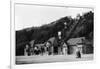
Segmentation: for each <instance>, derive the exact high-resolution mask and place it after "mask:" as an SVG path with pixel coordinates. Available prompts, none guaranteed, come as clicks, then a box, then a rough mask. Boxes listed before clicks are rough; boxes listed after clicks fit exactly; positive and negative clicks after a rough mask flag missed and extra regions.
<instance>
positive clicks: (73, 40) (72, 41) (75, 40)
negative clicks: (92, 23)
mask: <svg viewBox="0 0 100 69" xmlns="http://www.w3.org/2000/svg"><path fill="white" fill-rule="evenodd" d="M84 38H85V37H79V38H71V39H69V40H68V41H67V43H68V44H69V45H76V44H81V43H83V40H82V39H84Z"/></svg>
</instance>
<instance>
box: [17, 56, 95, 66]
mask: <svg viewBox="0 0 100 69" xmlns="http://www.w3.org/2000/svg"><path fill="white" fill-rule="evenodd" d="M92 59H93V54H86V55H82V58H76V56H75V55H66V56H65V55H55V56H53V55H50V56H46V55H44V56H17V57H16V64H32V63H33V64H35V63H51V62H69V61H87V60H92Z"/></svg>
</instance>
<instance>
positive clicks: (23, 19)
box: [15, 4, 93, 30]
mask: <svg viewBox="0 0 100 69" xmlns="http://www.w3.org/2000/svg"><path fill="white" fill-rule="evenodd" d="M88 11H93V10H92V9H89V8H75V7H53V6H39V5H21V4H16V5H15V30H21V29H23V28H28V27H32V26H41V25H43V24H48V23H50V22H53V21H56V20H58V19H60V18H61V17H65V16H71V17H73V18H74V17H76V16H77V14H80V15H82V14H83V13H85V12H88Z"/></svg>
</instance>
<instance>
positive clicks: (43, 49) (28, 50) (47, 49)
mask: <svg viewBox="0 0 100 69" xmlns="http://www.w3.org/2000/svg"><path fill="white" fill-rule="evenodd" d="M55 49H56V50H57V52H61V54H63V55H64V54H65V55H66V54H67V45H66V44H65V43H63V44H62V47H60V49H61V50H60V51H58V50H59V48H58V49H57V48H55V47H54V46H53V45H52V43H51V42H50V41H48V42H46V43H45V44H43V45H34V46H33V47H31V46H30V45H29V44H27V45H26V46H25V48H24V55H26V56H30V55H55V53H56V51H55ZM57 54H59V53H57Z"/></svg>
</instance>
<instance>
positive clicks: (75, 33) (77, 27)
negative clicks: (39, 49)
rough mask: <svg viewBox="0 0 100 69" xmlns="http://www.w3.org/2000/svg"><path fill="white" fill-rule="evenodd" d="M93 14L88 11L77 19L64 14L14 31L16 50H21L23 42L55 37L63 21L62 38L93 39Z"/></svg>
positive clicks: (60, 29) (38, 41)
mask: <svg viewBox="0 0 100 69" xmlns="http://www.w3.org/2000/svg"><path fill="white" fill-rule="evenodd" d="M93 15H94V13H93V12H91V11H90V12H88V13H85V14H84V15H82V16H80V17H79V19H77V18H76V19H72V18H71V17H67V16H66V17H63V18H60V19H58V20H56V21H54V22H52V23H50V24H46V25H43V26H40V27H31V28H26V29H23V30H19V31H16V51H19V50H22V51H23V48H24V46H25V44H27V43H28V42H29V41H31V40H35V43H44V42H45V41H47V40H48V39H49V38H51V37H57V33H58V31H63V30H64V23H65V22H66V23H67V29H66V30H64V32H65V33H64V35H65V36H64V40H66V41H67V40H68V39H70V38H72V37H86V38H87V39H88V40H93V18H94V17H93ZM18 54H19V53H18ZM20 54H23V53H21V52H20Z"/></svg>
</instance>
